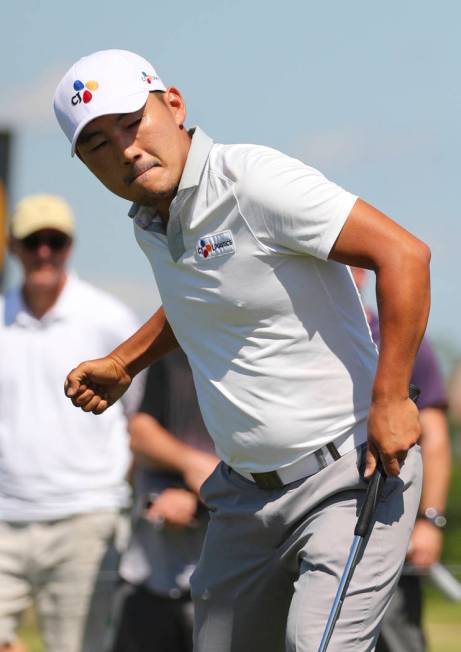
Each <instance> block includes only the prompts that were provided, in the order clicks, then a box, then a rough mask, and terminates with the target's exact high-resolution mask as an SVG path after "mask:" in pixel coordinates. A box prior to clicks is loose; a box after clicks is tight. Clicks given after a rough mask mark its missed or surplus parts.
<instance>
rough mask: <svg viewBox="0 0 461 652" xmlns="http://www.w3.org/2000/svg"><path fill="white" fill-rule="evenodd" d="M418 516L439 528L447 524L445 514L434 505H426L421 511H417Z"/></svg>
mask: <svg viewBox="0 0 461 652" xmlns="http://www.w3.org/2000/svg"><path fill="white" fill-rule="evenodd" d="M418 518H421V519H424V520H425V521H429V522H430V523H432V525H435V527H437V528H439V529H443V528H444V527H445V525H446V524H447V518H446V516H445V514H442V513H441V512H439V511H438V510H437V509H436V508H435V507H426V509H425V510H424V511H422V512H419V514H418Z"/></svg>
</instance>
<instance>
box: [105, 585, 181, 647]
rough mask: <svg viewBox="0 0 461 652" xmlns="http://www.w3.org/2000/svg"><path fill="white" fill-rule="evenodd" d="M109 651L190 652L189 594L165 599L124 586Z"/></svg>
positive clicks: (143, 590)
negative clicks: (111, 646) (112, 644)
mask: <svg viewBox="0 0 461 652" xmlns="http://www.w3.org/2000/svg"><path fill="white" fill-rule="evenodd" d="M117 620H118V623H117V627H116V632H115V641H114V646H113V648H112V652H192V626H193V610H192V602H191V600H190V596H185V597H181V598H177V599H175V598H166V597H162V596H159V595H155V594H154V593H151V592H150V591H148V590H147V589H145V588H144V587H142V586H139V587H138V586H130V585H125V586H124V587H123V600H122V604H121V605H120V611H119V614H118V618H117Z"/></svg>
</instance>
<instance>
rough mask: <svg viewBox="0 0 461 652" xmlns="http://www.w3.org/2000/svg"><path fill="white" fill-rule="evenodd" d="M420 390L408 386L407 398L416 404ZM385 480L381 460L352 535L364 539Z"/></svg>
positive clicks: (414, 386) (413, 386)
mask: <svg viewBox="0 0 461 652" xmlns="http://www.w3.org/2000/svg"><path fill="white" fill-rule="evenodd" d="M420 393H421V390H420V389H419V388H418V387H416V385H410V388H409V392H408V394H409V396H410V398H411V400H412V401H414V402H415V403H416V401H417V400H418V396H419V395H420ZM385 479H386V473H385V472H384V469H383V465H382V463H381V460H378V464H377V465H376V471H375V472H374V473H373V475H372V478H371V480H370V483H369V485H368V489H367V495H366V496H365V502H364V503H363V505H362V509H361V510H360V513H359V518H358V520H357V525H356V526H355V530H354V535H355V536H357V535H358V536H360V537H364V536H365V535H366V534H367V532H368V528H369V527H370V523H371V518H372V516H373V513H374V511H375V507H376V503H377V501H378V498H379V495H380V493H381V491H382V488H383V486H384V480H385Z"/></svg>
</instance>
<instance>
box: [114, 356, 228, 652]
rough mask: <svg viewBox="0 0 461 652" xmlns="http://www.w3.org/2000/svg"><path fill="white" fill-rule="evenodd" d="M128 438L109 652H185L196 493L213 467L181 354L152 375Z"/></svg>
mask: <svg viewBox="0 0 461 652" xmlns="http://www.w3.org/2000/svg"><path fill="white" fill-rule="evenodd" d="M130 433H131V445H132V449H133V451H134V454H135V459H136V460H137V464H136V467H135V471H134V487H135V508H134V514H133V527H132V537H131V541H130V543H129V545H128V548H127V550H126V552H125V553H124V555H123V558H122V563H121V570H120V573H121V576H122V578H123V579H124V582H125V583H124V585H123V586H122V589H121V591H120V599H121V607H120V613H119V625H118V631H117V634H116V640H115V645H114V648H113V652H152V651H153V650H155V652H190V651H191V650H192V624H193V608H192V602H191V598H190V591H189V578H190V576H191V574H192V571H193V570H194V568H195V565H196V563H197V561H198V558H199V555H200V550H201V547H202V541H203V537H204V535H205V531H206V527H207V523H208V515H207V511H206V509H205V507H204V506H203V505H202V504H201V503H200V500H199V497H198V490H199V488H200V485H201V484H202V483H203V481H204V480H205V479H206V478H207V477H208V475H210V473H211V472H212V471H213V470H214V468H215V466H216V464H217V463H218V459H217V458H216V457H215V455H214V454H212V451H213V444H212V441H211V439H210V437H209V435H208V433H207V431H206V429H205V425H204V423H203V421H202V417H201V414H200V411H199V407H198V403H197V398H196V394H195V387H194V384H193V379H192V372H191V370H190V367H189V363H188V362H187V358H186V356H185V355H184V353H183V352H182V351H181V350H180V349H177V350H175V351H173V352H172V353H170V354H169V355H168V356H166V357H165V358H163V359H162V360H161V361H159V362H157V363H156V364H154V365H153V366H152V367H150V369H149V373H148V376H147V382H146V388H145V395H144V398H143V401H142V404H141V407H140V410H139V413H138V414H135V415H134V416H132V417H131V419H130Z"/></svg>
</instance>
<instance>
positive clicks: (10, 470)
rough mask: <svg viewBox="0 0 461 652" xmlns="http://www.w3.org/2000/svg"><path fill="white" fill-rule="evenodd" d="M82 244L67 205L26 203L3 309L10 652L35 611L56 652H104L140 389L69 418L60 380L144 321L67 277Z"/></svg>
mask: <svg viewBox="0 0 461 652" xmlns="http://www.w3.org/2000/svg"><path fill="white" fill-rule="evenodd" d="M73 239H74V220H73V216H72V212H71V209H70V208H69V206H68V205H67V204H66V202H65V201H64V200H63V199H61V198H59V197H57V196H50V195H33V196H29V197H27V198H25V199H24V200H23V201H22V202H20V203H19V204H18V206H17V208H16V210H15V212H14V214H13V216H12V220H11V225H10V239H9V246H10V250H11V252H12V253H13V254H14V255H15V256H16V257H17V259H18V261H19V263H20V266H21V268H22V272H23V283H22V286H21V287H18V288H15V289H12V290H10V291H9V292H7V294H6V296H5V297H4V300H3V299H0V301H1V315H2V319H1V326H0V359H1V366H0V651H1V652H6V651H8V652H14V651H15V650H18V649H22V647H21V645H20V644H19V643H16V642H15V632H16V628H17V625H18V620H19V618H20V615H21V614H22V612H23V611H24V610H26V609H27V608H28V607H29V606H30V605H31V604H32V603H35V607H36V612H37V615H38V620H39V623H40V627H41V632H42V635H43V638H44V642H45V646H46V650H47V651H48V652H80V650H85V652H101V650H102V648H103V645H102V639H103V636H104V631H105V626H106V621H107V616H108V613H109V599H110V596H111V594H112V590H113V586H114V582H115V581H116V569H117V565H118V552H117V549H116V543H117V534H118V532H119V526H120V518H121V516H120V512H121V510H122V509H123V508H124V507H126V506H127V501H128V497H129V491H128V487H127V484H126V482H125V475H126V470H127V467H128V464H129V460H130V452H129V441H128V433H127V417H126V416H125V413H124V410H125V411H129V410H130V409H132V410H134V409H135V407H137V400H136V386H135V387H134V388H133V390H132V391H131V392H130V393H129V394H128V395H127V398H126V401H125V403H124V407H123V405H122V404H120V405H116V406H114V409H112V410H110V411H109V412H108V413H107V415H103V416H102V417H100V418H99V419H96V418H95V417H94V415H92V414H86V413H84V412H82V411H77V410H75V409H73V408H72V406H71V407H69V405H68V401H67V400H66V398H65V396H64V391H63V378H65V374H66V373H67V369H68V367H69V365H70V366H73V365H74V364H76V362H77V361H78V360H80V359H81V357H82V355H85V356H91V357H99V356H101V355H103V354H104V352H105V351H106V350H107V349H108V348H111V347H113V346H115V345H116V344H117V343H118V342H119V341H120V339H121V338H124V337H127V336H128V335H130V334H131V333H132V332H133V331H134V330H135V329H136V328H137V322H136V320H135V318H134V316H133V315H132V313H131V312H130V311H129V310H128V309H127V308H126V307H125V306H124V305H122V304H121V303H120V302H119V301H117V300H115V299H113V298H112V297H111V296H109V295H107V294H106V293H103V292H101V291H100V290H97V289H95V288H94V287H92V286H90V285H89V284H87V283H85V282H84V281H82V280H80V279H78V278H77V277H76V276H75V275H73V274H69V273H68V271H67V266H68V262H69V258H70V255H71V252H72V245H73ZM130 403H131V407H130ZM90 613H91V618H88V616H89V614H90ZM85 632H86V633H85ZM84 640H85V642H83V641H84Z"/></svg>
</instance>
